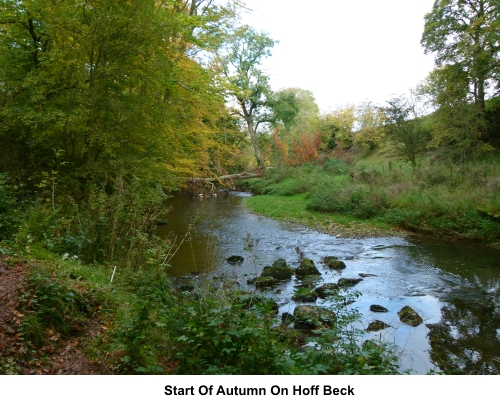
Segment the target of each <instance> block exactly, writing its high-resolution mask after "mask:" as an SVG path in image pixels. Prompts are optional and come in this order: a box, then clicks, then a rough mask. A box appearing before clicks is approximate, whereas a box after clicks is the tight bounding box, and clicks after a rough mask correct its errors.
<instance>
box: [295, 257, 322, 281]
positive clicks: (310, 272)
mask: <svg viewBox="0 0 500 405" xmlns="http://www.w3.org/2000/svg"><path fill="white" fill-rule="evenodd" d="M295 274H297V277H305V276H320V275H321V273H320V272H319V270H318V269H317V268H316V266H315V265H314V262H313V261H312V260H311V259H308V258H307V257H306V258H305V259H304V260H302V263H300V266H299V268H298V269H297V270H296V271H295Z"/></svg>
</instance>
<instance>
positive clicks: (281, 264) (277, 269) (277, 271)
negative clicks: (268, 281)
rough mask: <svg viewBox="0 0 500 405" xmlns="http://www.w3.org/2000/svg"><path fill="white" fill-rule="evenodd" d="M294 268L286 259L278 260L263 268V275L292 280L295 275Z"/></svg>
mask: <svg viewBox="0 0 500 405" xmlns="http://www.w3.org/2000/svg"><path fill="white" fill-rule="evenodd" d="M293 273H294V269H292V268H291V267H290V266H287V264H286V261H285V260H284V259H278V260H276V261H275V262H274V263H273V265H272V266H266V267H264V269H263V270H262V277H274V278H276V279H278V280H290V279H291V278H292V276H293Z"/></svg>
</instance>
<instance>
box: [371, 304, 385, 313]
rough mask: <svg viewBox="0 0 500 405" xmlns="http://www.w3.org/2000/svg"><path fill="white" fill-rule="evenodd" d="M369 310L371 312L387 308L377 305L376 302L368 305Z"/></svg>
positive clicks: (383, 310)
mask: <svg viewBox="0 0 500 405" xmlns="http://www.w3.org/2000/svg"><path fill="white" fill-rule="evenodd" d="M370 311H372V312H389V310H388V309H387V308H385V307H383V306H382V305H377V304H374V305H370Z"/></svg>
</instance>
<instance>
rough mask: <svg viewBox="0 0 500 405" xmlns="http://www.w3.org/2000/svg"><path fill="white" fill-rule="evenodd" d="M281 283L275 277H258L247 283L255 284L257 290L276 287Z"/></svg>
mask: <svg viewBox="0 0 500 405" xmlns="http://www.w3.org/2000/svg"><path fill="white" fill-rule="evenodd" d="M279 282H280V281H279V280H278V279H276V278H274V277H256V278H252V279H250V280H248V281H247V283H248V284H255V286H256V287H257V288H268V287H274V286H276V285H277V284H278V283H279Z"/></svg>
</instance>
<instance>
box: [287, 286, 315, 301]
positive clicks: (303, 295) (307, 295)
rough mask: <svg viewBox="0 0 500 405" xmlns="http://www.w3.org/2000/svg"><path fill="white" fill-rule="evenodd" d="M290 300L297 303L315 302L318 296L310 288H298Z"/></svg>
mask: <svg viewBox="0 0 500 405" xmlns="http://www.w3.org/2000/svg"><path fill="white" fill-rule="evenodd" d="M292 299H293V300H294V301H299V302H315V301H316V300H317V299H318V294H317V293H316V291H313V290H311V289H310V288H299V289H298V290H297V291H295V294H293V297H292Z"/></svg>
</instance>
